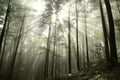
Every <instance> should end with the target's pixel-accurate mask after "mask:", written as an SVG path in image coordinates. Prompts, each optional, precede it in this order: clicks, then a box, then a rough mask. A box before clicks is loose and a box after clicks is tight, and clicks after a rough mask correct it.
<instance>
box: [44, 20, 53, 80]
mask: <svg viewBox="0 0 120 80" xmlns="http://www.w3.org/2000/svg"><path fill="white" fill-rule="evenodd" d="M50 33H51V18H50V24H49V32H48V40H47V52H46V56H45V69H44V80H45V79H46V78H48V65H49V53H50Z"/></svg>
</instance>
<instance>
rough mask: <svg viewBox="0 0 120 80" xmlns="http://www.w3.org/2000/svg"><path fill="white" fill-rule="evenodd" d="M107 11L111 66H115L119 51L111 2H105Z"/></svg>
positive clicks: (105, 0) (106, 0) (107, 0)
mask: <svg viewBox="0 0 120 80" xmlns="http://www.w3.org/2000/svg"><path fill="white" fill-rule="evenodd" d="M104 2H105V5H106V9H107V15H108V22H109V30H110V40H109V43H110V53H111V65H112V66H115V65H117V63H118V59H117V49H116V40H115V26H114V21H113V15H112V11H111V6H110V1H109V0H104Z"/></svg>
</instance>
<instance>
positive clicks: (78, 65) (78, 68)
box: [76, 0, 80, 71]
mask: <svg viewBox="0 0 120 80" xmlns="http://www.w3.org/2000/svg"><path fill="white" fill-rule="evenodd" d="M77 7H78V5H77V0H76V44H77V70H78V71H80V61H79V42H78V41H79V40H78V8H77Z"/></svg>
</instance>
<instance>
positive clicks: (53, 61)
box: [52, 22, 57, 77]
mask: <svg viewBox="0 0 120 80" xmlns="http://www.w3.org/2000/svg"><path fill="white" fill-rule="evenodd" d="M56 30H57V29H56V22H55V28H54V50H53V59H52V77H53V76H54V63H55V52H56V32H57V31H56Z"/></svg>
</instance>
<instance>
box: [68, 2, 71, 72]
mask: <svg viewBox="0 0 120 80" xmlns="http://www.w3.org/2000/svg"><path fill="white" fill-rule="evenodd" d="M68 7H69V10H68V73H70V74H71V25H70V4H69V6H68Z"/></svg>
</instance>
